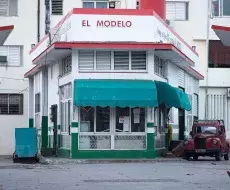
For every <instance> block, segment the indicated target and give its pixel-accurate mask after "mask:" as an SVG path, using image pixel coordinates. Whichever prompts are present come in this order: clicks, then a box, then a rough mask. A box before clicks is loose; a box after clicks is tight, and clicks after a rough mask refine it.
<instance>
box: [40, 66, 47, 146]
mask: <svg viewBox="0 0 230 190" xmlns="http://www.w3.org/2000/svg"><path fill="white" fill-rule="evenodd" d="M41 95H42V98H41V100H42V102H41V105H42V126H41V128H42V129H41V131H42V148H48V67H44V70H43V71H42V93H41Z"/></svg>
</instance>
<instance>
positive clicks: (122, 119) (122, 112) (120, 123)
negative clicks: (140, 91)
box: [116, 107, 130, 132]
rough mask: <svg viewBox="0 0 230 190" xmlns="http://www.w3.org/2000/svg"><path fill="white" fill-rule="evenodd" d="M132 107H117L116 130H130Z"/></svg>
mask: <svg viewBox="0 0 230 190" xmlns="http://www.w3.org/2000/svg"><path fill="white" fill-rule="evenodd" d="M129 110H130V108H120V107H117V108H116V132H129V131H130V119H129V118H130V115H129Z"/></svg>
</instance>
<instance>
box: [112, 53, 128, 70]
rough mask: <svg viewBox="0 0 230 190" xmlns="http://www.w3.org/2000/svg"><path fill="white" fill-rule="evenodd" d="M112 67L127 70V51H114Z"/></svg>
mask: <svg viewBox="0 0 230 190" xmlns="http://www.w3.org/2000/svg"><path fill="white" fill-rule="evenodd" d="M114 69H115V70H129V52H128V51H114Z"/></svg>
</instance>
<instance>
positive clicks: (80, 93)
mask: <svg viewBox="0 0 230 190" xmlns="http://www.w3.org/2000/svg"><path fill="white" fill-rule="evenodd" d="M74 104H75V105H76V106H83V107H86V106H92V107H96V106H100V107H107V106H110V107H116V106H118V107H131V108H132V107H156V106H158V100H157V89H156V85H155V83H154V82H153V81H150V80H90V79H89V80H75V81H74Z"/></svg>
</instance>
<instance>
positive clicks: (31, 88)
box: [28, 77, 34, 119]
mask: <svg viewBox="0 0 230 190" xmlns="http://www.w3.org/2000/svg"><path fill="white" fill-rule="evenodd" d="M28 111H29V118H31V119H34V78H33V77H31V78H29V110H28Z"/></svg>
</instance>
